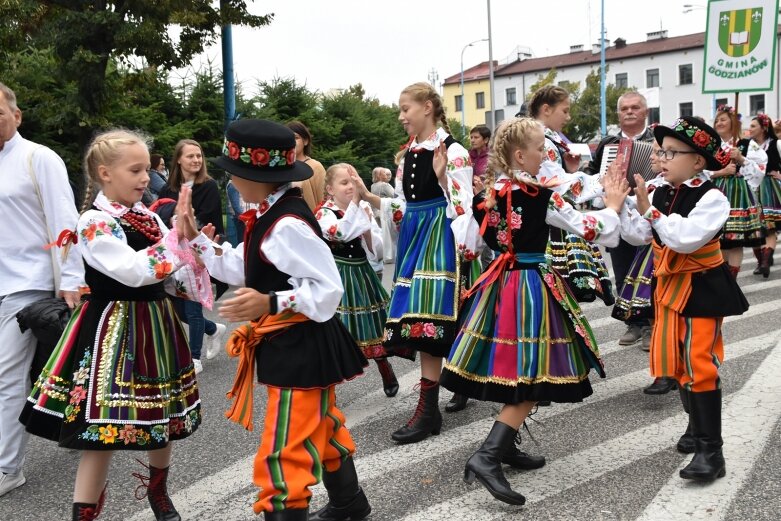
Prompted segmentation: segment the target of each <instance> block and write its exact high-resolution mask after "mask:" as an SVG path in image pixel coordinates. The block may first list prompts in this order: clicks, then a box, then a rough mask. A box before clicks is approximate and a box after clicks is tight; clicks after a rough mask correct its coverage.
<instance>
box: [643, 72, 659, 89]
mask: <svg viewBox="0 0 781 521" xmlns="http://www.w3.org/2000/svg"><path fill="white" fill-rule="evenodd" d="M645 86H646V88H648V89H650V88H651V87H658V86H659V69H648V70H647V71H645Z"/></svg>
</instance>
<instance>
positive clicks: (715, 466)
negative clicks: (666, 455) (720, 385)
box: [680, 389, 727, 481]
mask: <svg viewBox="0 0 781 521" xmlns="http://www.w3.org/2000/svg"><path fill="white" fill-rule="evenodd" d="M689 408H690V409H691V412H690V413H689V418H690V419H691V421H692V430H693V431H694V458H692V460H691V462H690V463H689V464H688V465H687V466H686V467H685V468H683V469H681V472H680V475H681V477H682V478H683V479H693V480H697V481H714V480H715V479H717V478H723V477H724V476H725V475H726V474H727V469H726V465H725V463H724V454H723V453H722V451H721V447H722V445H723V441H722V439H721V390H720V389H718V390H716V391H707V392H704V393H691V394H689Z"/></svg>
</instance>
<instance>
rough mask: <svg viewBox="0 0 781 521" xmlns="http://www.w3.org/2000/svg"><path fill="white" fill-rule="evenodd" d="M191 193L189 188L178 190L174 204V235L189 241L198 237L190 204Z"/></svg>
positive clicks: (183, 187)
mask: <svg viewBox="0 0 781 521" xmlns="http://www.w3.org/2000/svg"><path fill="white" fill-rule="evenodd" d="M192 197H193V191H192V189H191V188H190V187H189V186H182V188H181V190H179V200H178V201H177V202H176V234H177V235H178V236H179V237H185V238H186V239H187V240H188V241H191V240H193V239H195V238H196V237H198V233H199V232H198V228H197V227H196V225H195V213H194V212H193V204H192Z"/></svg>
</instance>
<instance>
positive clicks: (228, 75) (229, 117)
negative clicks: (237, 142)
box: [220, 0, 236, 130]
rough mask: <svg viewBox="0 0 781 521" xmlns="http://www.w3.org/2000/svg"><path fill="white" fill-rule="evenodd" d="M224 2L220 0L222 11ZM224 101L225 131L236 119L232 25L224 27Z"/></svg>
mask: <svg viewBox="0 0 781 521" xmlns="http://www.w3.org/2000/svg"><path fill="white" fill-rule="evenodd" d="M223 8H224V0H220V11H222V9H223ZM222 99H223V104H224V105H225V129H226V130H227V129H228V125H230V122H231V121H233V120H234V119H235V118H236V82H235V78H234V72H233V30H232V29H231V26H230V24H227V25H223V26H222Z"/></svg>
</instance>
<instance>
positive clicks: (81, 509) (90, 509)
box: [71, 503, 100, 521]
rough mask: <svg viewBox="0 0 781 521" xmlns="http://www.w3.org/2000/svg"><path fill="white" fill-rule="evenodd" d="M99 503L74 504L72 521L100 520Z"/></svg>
mask: <svg viewBox="0 0 781 521" xmlns="http://www.w3.org/2000/svg"><path fill="white" fill-rule="evenodd" d="M99 513H100V511H99V510H98V505H97V503H74V504H73V516H72V517H71V519H72V521H93V520H94V519H97V518H98V514H99Z"/></svg>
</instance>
